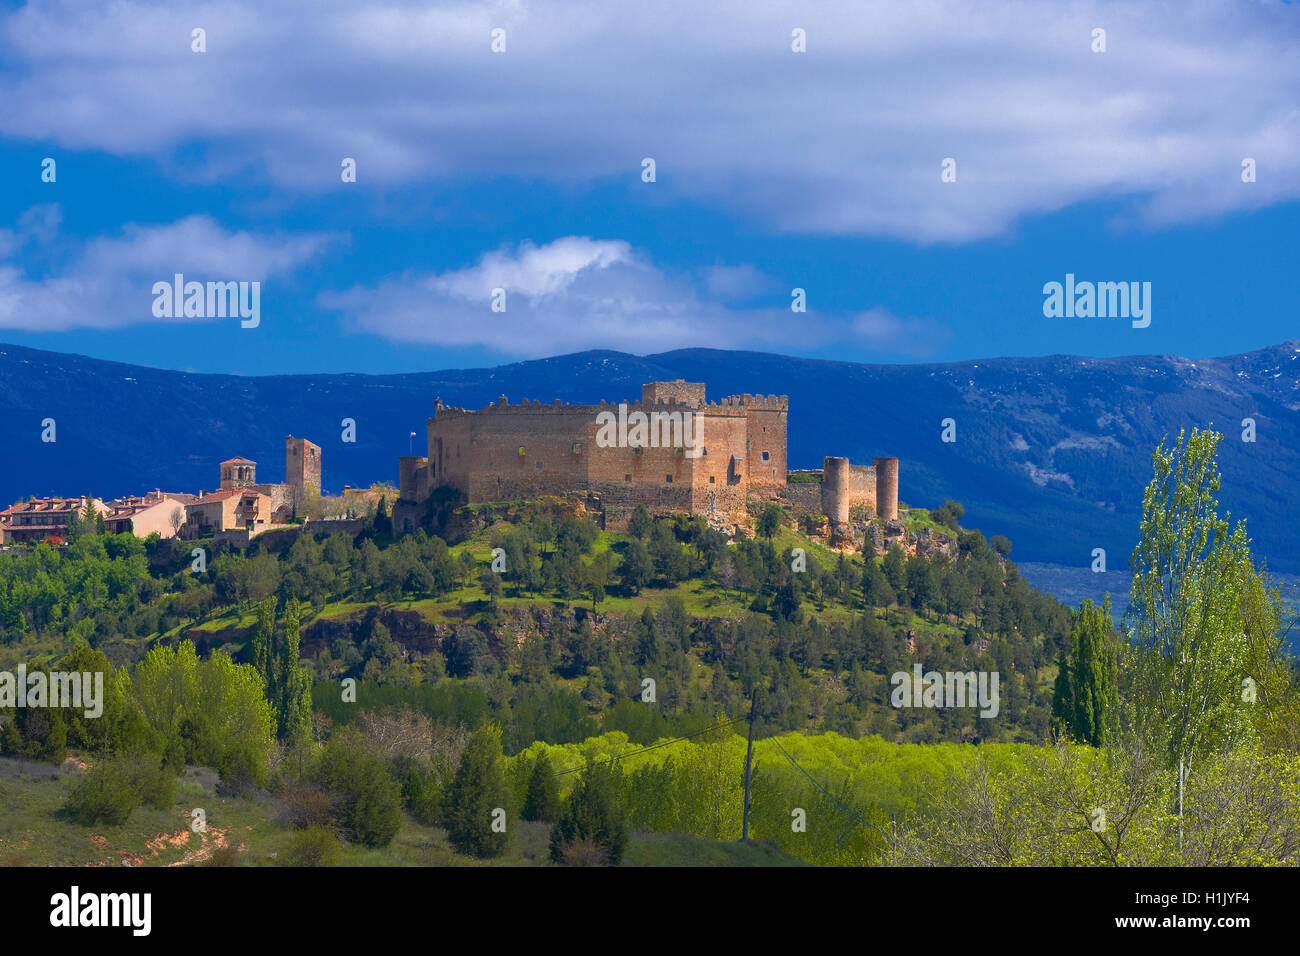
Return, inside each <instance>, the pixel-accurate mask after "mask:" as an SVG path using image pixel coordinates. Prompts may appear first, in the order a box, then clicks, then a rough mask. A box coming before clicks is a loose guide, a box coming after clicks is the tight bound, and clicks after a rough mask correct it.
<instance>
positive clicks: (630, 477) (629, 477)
mask: <svg viewBox="0 0 1300 956" xmlns="http://www.w3.org/2000/svg"><path fill="white" fill-rule="evenodd" d="M623 480H624V481H626V482H627V483H628V484H631V483H632V476H631V475H624V476H623Z"/></svg>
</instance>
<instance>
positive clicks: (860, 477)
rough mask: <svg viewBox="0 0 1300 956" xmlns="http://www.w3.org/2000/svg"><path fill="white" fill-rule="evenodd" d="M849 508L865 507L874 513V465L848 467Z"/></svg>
mask: <svg viewBox="0 0 1300 956" xmlns="http://www.w3.org/2000/svg"><path fill="white" fill-rule="evenodd" d="M848 493H849V508H850V510H852V509H853V508H859V507H865V508H866V509H867V510H868V511H870V513H871V514H875V513H876V468H875V466H874V465H850V466H849V478H848Z"/></svg>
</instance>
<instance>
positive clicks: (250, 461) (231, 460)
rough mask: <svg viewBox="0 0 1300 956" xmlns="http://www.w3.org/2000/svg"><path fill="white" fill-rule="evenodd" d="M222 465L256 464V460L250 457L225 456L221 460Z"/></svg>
mask: <svg viewBox="0 0 1300 956" xmlns="http://www.w3.org/2000/svg"><path fill="white" fill-rule="evenodd" d="M222 464H223V465H256V464H257V462H255V461H253V459H251V458H227V459H226V460H225V461H223V462H222Z"/></svg>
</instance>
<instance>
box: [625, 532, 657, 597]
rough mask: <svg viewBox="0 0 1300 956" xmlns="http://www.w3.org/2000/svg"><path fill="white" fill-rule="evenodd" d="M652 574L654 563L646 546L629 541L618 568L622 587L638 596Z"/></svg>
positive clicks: (638, 542) (635, 541) (634, 540)
mask: <svg viewBox="0 0 1300 956" xmlns="http://www.w3.org/2000/svg"><path fill="white" fill-rule="evenodd" d="M653 574H654V561H653V560H652V559H651V557H650V552H649V551H648V550H646V546H645V545H644V544H642V543H641V542H640V541H638V540H636V539H633V540H631V541H629V542H628V543H627V549H626V550H624V552H623V563H622V564H620V565H619V568H618V576H619V580H620V581H621V582H622V584H623V586H624V587H625V588H630V589H631V590H632V592H633V593H634V594H640V593H641V589H642V588H643V587H645V586H646V585H647V584H649V583H650V578H651V576H652V575H653Z"/></svg>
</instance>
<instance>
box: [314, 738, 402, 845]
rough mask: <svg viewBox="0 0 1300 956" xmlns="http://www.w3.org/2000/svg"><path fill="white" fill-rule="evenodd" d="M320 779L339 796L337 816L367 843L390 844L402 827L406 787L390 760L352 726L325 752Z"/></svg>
mask: <svg viewBox="0 0 1300 956" xmlns="http://www.w3.org/2000/svg"><path fill="white" fill-rule="evenodd" d="M316 777H317V781H318V783H319V784H320V786H322V787H323V788H324V789H325V790H327V791H328V792H330V793H331V794H333V796H334V798H335V801H336V802H335V811H334V812H335V818H336V820H337V822H338V823H339V824H340V825H341V826H342V827H343V828H344V829H345V830H347V831H348V832H349V833H351V834H352V836H353V838H355V839H356V840H358V841H359V842H361V843H364V844H366V845H367V846H388V844H390V843H391V842H393V837H394V836H396V835H397V831H398V830H399V829H401V826H402V788H401V787H400V786H399V785H398V783H397V781H396V780H394V779H393V776H392V774H391V773H389V770H388V763H387V761H386V760H385V759H384V758H383V757H382V756H380V755H379V754H377V753H374V752H373V751H372V750H371V749H370V746H369V744H368V742H367V740H366V738H365V737H364V736H363V735H362V734H361V733H360V732H359V731H356V730H353V729H352V728H350V727H347V728H344V729H343V730H341V731H339V732H337V733H336V734H335V735H334V736H333V737H331V738H330V741H329V743H327V744H326V745H325V748H324V749H323V750H322V751H321V757H320V764H319V766H318V767H317V770H316Z"/></svg>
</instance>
